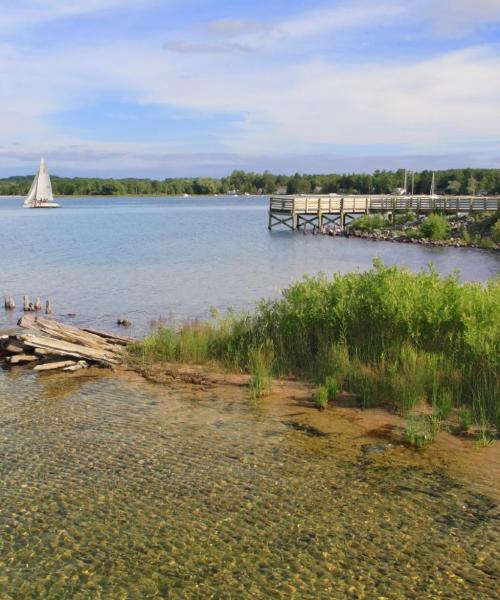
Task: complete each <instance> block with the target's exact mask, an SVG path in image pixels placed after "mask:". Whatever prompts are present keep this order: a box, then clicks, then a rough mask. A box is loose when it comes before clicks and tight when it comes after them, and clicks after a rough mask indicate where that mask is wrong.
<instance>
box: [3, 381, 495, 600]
mask: <svg viewBox="0 0 500 600" xmlns="http://www.w3.org/2000/svg"><path fill="white" fill-rule="evenodd" d="M21 373H22V374H21ZM308 412H309V413H311V414H313V415H320V413H318V411H315V410H314V409H311V408H309V409H307V408H306V407H304V406H303V405H297V404H294V403H293V402H290V400H285V402H284V403H283V404H282V405H279V406H275V405H274V404H273V403H272V402H271V400H270V399H263V400H262V401H259V402H258V403H253V402H250V401H249V399H248V397H247V393H246V392H245V391H244V390H241V389H238V388H234V389H233V390H226V392H225V395H224V396H221V395H220V394H219V392H218V393H215V392H213V391H210V390H206V391H204V392H203V391H195V390H192V391H189V392H183V393H179V392H177V391H175V390H173V389H172V388H171V387H168V386H161V385H154V384H148V383H145V382H143V381H141V380H135V379H132V380H129V379H124V378H123V377H118V376H116V375H113V374H112V373H109V372H106V371H101V372H100V373H98V374H96V373H90V372H89V373H85V374H84V376H81V375H79V374H74V375H70V376H68V375H67V374H64V375H63V374H59V375H55V374H53V375H50V374H47V375H46V376H41V377H37V376H36V375H35V374H33V373H31V374H26V372H21V371H16V370H12V371H9V372H6V373H2V372H1V371H0V448H1V452H0V598H2V600H4V599H5V600H7V599H20V600H21V599H22V600H24V599H27V598H30V599H31V598H32V599H35V598H36V599H50V600H52V599H58V600H59V599H60V600H66V599H67V600H75V599H78V600H83V599H89V600H95V599H97V598H102V599H106V600H108V599H112V600H114V599H117V600H118V599H123V600H128V599H132V600H149V599H160V598H171V599H174V600H177V599H180V598H186V599H191V598H200V599H206V598H207V599H208V598H212V599H222V598H227V599H233V598H235V599H236V598H237V599H242V600H247V599H248V600H255V599H258V600H260V599H262V600H267V599H269V598H283V599H289V598H290V599H296V600H298V599H310V600H317V599H321V600H322V599H324V600H348V599H355V598H366V599H370V600H371V599H374V600H375V599H381V598H386V599H388V600H402V599H403V598H415V599H424V598H449V599H450V600H452V599H453V600H455V599H460V600H479V599H485V600H486V599H489V598H495V597H496V596H495V594H496V592H495V589H496V590H498V572H499V571H498V569H499V562H498V556H499V554H498V550H499V539H500V531H499V528H498V507H497V506H496V504H495V502H494V501H493V500H492V499H491V498H490V497H488V489H489V488H488V478H485V480H484V481H483V482H482V485H481V486H480V487H476V485H474V484H473V483H469V482H468V481H467V478H464V477H463V476H459V475H458V474H454V473H451V472H448V470H447V468H446V460H445V459H443V457H439V456H435V455H434V448H430V449H429V450H426V451H425V452H418V451H415V450H412V449H410V448H405V447H399V446H397V447H394V448H393V450H392V451H391V452H390V453H389V454H388V455H367V454H365V453H364V452H363V450H362V448H361V446H360V444H362V443H363V442H366V441H370V440H367V439H366V438H363V437H362V436H361V434H360V431H359V430H358V429H357V426H356V422H355V419H354V420H353V422H352V423H350V422H344V425H342V427H340V424H341V423H340V420H339V418H338V417H334V418H333V419H332V421H331V423H332V426H331V429H332V431H329V430H327V432H326V434H325V435H322V436H320V437H317V435H313V434H314V433H316V432H315V430H311V429H307V428H303V429H300V428H299V429H297V428H296V427H292V426H291V421H292V420H296V419H301V418H305V417H304V415H306V416H307V413H308ZM321 416H322V417H323V416H328V415H327V414H326V413H321ZM357 418H359V416H358V417H357ZM344 427H345V430H344ZM323 433H325V432H323ZM374 441H375V442H377V441H378V442H380V439H378V438H377V437H374V438H373V439H372V440H371V442H372V443H373V442H374ZM491 450H494V448H493V449H491ZM482 452H487V450H483V451H482ZM494 477H495V475H494V474H493V473H492V474H491V479H490V482H493V481H494ZM476 479H477V478H476ZM479 483H481V482H479ZM484 490H486V493H485V491H484Z"/></svg>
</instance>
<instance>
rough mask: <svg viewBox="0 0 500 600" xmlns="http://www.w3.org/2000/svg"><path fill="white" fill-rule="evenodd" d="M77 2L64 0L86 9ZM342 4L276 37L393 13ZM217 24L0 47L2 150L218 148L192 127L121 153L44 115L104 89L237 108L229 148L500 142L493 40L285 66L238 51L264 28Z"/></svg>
mask: <svg viewBox="0 0 500 600" xmlns="http://www.w3.org/2000/svg"><path fill="white" fill-rule="evenodd" d="M126 1H127V0H93V2H92V3H91V4H90V6H92V7H93V10H98V7H101V8H103V7H111V6H112V5H113V6H116V5H117V4H118V3H120V4H123V3H124V2H126ZM446 2H448V0H442V4H441V5H439V6H441V7H442V6H445V5H446V4H445V3H446ZM499 2H500V0H499ZM28 4H29V6H31V10H33V7H34V6H35V3H34V2H33V1H31V2H29V3H28V2H24V4H21V5H22V6H28ZM61 4H63V3H62V2H55V0H52V2H49V9H51V10H52V13H51V14H52V15H56V14H58V15H60V14H62V13H61V12H60V11H61V10H62V9H61V8H60V6H59V5H61ZM76 4H77V3H76V2H74V3H72V2H70V3H69V6H70V7H71V6H72V7H73V10H77V7H76ZM408 4H412V2H409V3H408ZM476 4H477V5H478V6H479V7H480V9H479V14H481V15H483V18H486V17H485V15H487V14H488V15H492V14H495V12H490V9H491V6H489V5H488V2H487V1H486V0H476ZM82 5H83V3H82ZM459 5H462V7H463V9H464V10H469V9H470V6H471V5H472V3H471V2H466V1H465V0H458V3H457V6H459ZM345 6H346V5H344V8H342V9H331V10H330V9H323V10H322V11H320V10H317V11H312V10H309V11H307V12H305V13H304V14H303V15H302V17H303V18H302V19H299V18H298V17H294V18H293V19H292V18H289V19H285V20H283V21H282V22H281V23H280V24H276V25H275V29H274V31H275V34H276V35H280V36H282V38H281V39H282V40H283V39H286V40H288V43H289V44H290V46H291V47H293V46H294V44H297V43H299V44H300V40H299V37H301V36H305V35H308V36H315V35H319V34H321V33H322V32H326V31H333V30H334V29H335V28H339V30H345V29H352V31H353V32H355V31H356V27H358V26H365V25H366V24H367V23H376V22H378V21H380V22H385V21H384V11H386V10H388V9H389V8H390V7H391V6H392V4H391V2H390V0H386V3H385V4H384V6H378V7H377V6H375V3H367V2H365V3H363V4H356V5H355V6H354V7H352V6H351V7H350V8H349V7H348V8H346V7H345ZM481 7H482V8H481ZM493 8H495V7H493ZM58 10H59V12H58ZM66 10H69V8H67V9H66ZM81 10H84V9H81ZM49 12H50V11H49ZM391 14H393V13H391ZM437 14H438V13H436V15H437ZM54 18H55V17H54ZM436 19H437V16H436ZM218 23H219V25H218V26H216V27H215V30H216V32H217V35H219V36H222V37H219V38H216V39H215V40H214V39H208V40H206V39H205V38H202V39H200V40H199V41H196V42H190V41H182V42H170V50H174V51H175V54H173V53H168V52H164V51H163V50H162V48H161V43H157V42H156V41H155V40H145V39H141V40H135V41H133V42H130V41H123V42H120V43H118V42H112V41H108V42H106V43H101V44H96V43H89V44H86V45H85V46H83V45H82V46H80V45H76V44H72V45H68V46H66V47H65V49H64V51H61V50H57V51H56V50H51V48H50V47H41V48H39V49H38V48H37V49H35V50H32V51H29V52H28V51H27V50H26V49H21V48H19V47H17V46H16V45H12V44H11V45H7V44H3V46H1V47H0V74H1V77H2V82H3V85H2V87H1V88H0V114H1V115H2V117H1V119H0V140H2V144H3V147H4V154H5V153H8V152H9V149H10V152H11V153H12V156H15V157H17V158H16V160H18V161H19V160H20V159H19V157H20V156H26V157H31V156H33V155H34V154H35V155H38V154H40V153H41V152H43V153H45V154H46V155H47V156H48V157H50V156H51V155H52V156H56V157H58V160H59V161H62V158H61V157H62V156H63V155H64V154H65V153H67V154H68V156H71V157H73V158H72V159H71V160H73V161H76V160H82V161H83V160H87V161H89V163H90V162H91V161H94V163H96V164H97V163H99V165H98V166H99V168H104V165H109V166H110V168H114V167H116V166H123V165H124V164H126V163H127V161H128V163H129V164H134V161H135V162H137V163H140V164H146V163H147V160H150V161H153V159H152V158H151V157H154V156H156V157H161V156H167V155H168V156H172V155H175V154H178V153H181V154H182V155H186V154H193V155H197V156H200V153H207V152H210V151H211V150H212V148H210V144H211V143H212V141H211V140H207V139H203V138H202V137H198V138H196V137H189V138H186V140H184V141H182V142H175V143H174V142H173V141H171V140H168V139H166V140H165V141H164V142H162V143H148V142H143V143H138V142H136V143H131V144H127V147H126V151H125V150H124V148H123V144H118V143H116V142H115V141H114V140H112V139H110V140H108V141H95V142H92V143H90V142H89V141H88V140H83V139H79V137H78V135H76V134H74V133H71V134H69V133H68V132H65V131H62V130H59V129H56V128H55V127H54V126H53V125H51V124H50V123H49V121H48V120H47V118H46V115H47V114H49V113H57V112H60V111H65V110H74V109H75V108H78V107H80V106H85V105H86V104H89V103H91V102H92V101H93V99H94V97H95V96H98V97H106V95H107V94H110V95H112V96H113V97H117V96H118V97H119V96H120V95H123V96H125V97H127V98H128V99H130V98H132V99H133V100H134V101H135V100H137V102H139V103H141V104H144V105H147V104H158V105H163V106H170V107H175V108H181V109H189V110H193V111H195V112H196V113H198V114H201V115H204V114H231V115H232V116H233V117H234V115H241V118H240V122H239V123H238V124H237V126H236V127H235V128H234V129H233V131H232V132H231V133H230V134H227V133H225V134H224V137H223V138H221V139H220V143H221V147H222V148H223V149H224V150H225V151H226V152H227V153H229V154H230V155H235V154H238V155H249V154H254V155H259V156H262V155H267V156H269V155H270V154H273V153H274V155H275V156H277V155H278V154H281V155H284V154H287V155H289V154H291V153H292V154H296V155H299V154H300V155H303V154H305V153H307V154H311V155H312V154H320V153H323V152H329V151H331V148H332V147H335V146H336V145H337V146H338V147H344V146H350V147H353V146H356V145H359V146H365V145H373V146H379V147H383V146H384V145H385V146H386V147H387V148H388V153H389V154H390V153H391V152H393V147H395V146H397V147H402V148H406V149H407V150H408V151H412V152H416V153H421V154H426V155H427V154H431V153H433V152H441V153H442V154H450V153H452V152H460V151H463V152H464V153H466V152H467V151H468V150H467V148H468V146H470V143H471V142H477V144H478V146H477V147H476V148H475V149H474V154H475V155H476V156H479V154H480V152H479V151H478V149H477V148H478V147H479V148H481V147H483V148H486V147H487V146H488V144H491V147H492V148H498V146H499V142H498V140H499V139H500V78H499V77H498V73H499V72H500V53H499V48H498V46H484V47H477V48H472V49H468V50H461V51H455V52H442V53H441V54H440V55H437V56H434V57H432V58H427V59H425V60H423V59H417V58H414V59H413V60H412V61H409V60H406V62H403V61H401V60H398V59H397V58H394V59H393V60H392V61H390V62H389V61H385V62H381V61H380V60H377V57H376V56H374V57H371V56H369V55H367V56H366V58H365V60H364V61H363V62H362V63H352V62H351V63H349V64H342V63H341V62H338V61H335V60H334V59H327V58H321V59H320V58H312V59H310V58H308V59H305V58H303V59H296V58H295V59H294V61H295V62H291V61H289V62H287V63H284V62H278V61H276V60H273V59H272V57H271V58H270V55H272V52H270V53H265V52H263V53H262V55H261V54H255V53H254V54H251V53H248V52H242V51H240V50H243V48H247V45H248V44H250V43H251V42H254V41H256V40H258V39H261V38H259V36H261V37H263V38H265V39H268V38H269V35H268V32H267V30H266V31H265V30H264V28H263V27H261V26H257V24H256V23H254V22H252V23H250V24H249V22H245V21H241V22H239V21H229V20H225V21H224V22H218ZM215 30H214V31H215ZM278 31H279V32H280V33H279V34H278V33H277V32H278ZM270 37H271V39H273V36H270ZM221 40H222V41H221ZM297 40H299V41H298V42H297ZM234 50H238V51H237V52H234ZM34 90H35V92H34ZM145 135H146V136H147V132H145ZM222 135H223V134H222V133H221V136H222ZM471 152H472V151H471ZM93 153H95V154H93ZM358 154H359V152H358ZM464 155H465V154H464ZM471 156H472V154H471ZM75 157H79V158H78V159H77V158H75ZM92 157H94V158H92ZM141 157H142V158H141ZM144 157H149V158H147V159H146V158H144ZM69 160H70V159H68V161H69ZM158 160H160V161H161V159H158ZM169 160H170V159H169ZM200 160H201V158H200ZM221 160H222V159H221ZM68 164H70V163H69V162H68ZM71 164H73V163H71ZM96 168H97V167H96Z"/></svg>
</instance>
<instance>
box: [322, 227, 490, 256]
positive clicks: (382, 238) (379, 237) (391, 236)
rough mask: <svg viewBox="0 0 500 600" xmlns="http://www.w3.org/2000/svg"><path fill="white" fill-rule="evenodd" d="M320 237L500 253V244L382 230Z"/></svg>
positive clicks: (326, 232)
mask: <svg viewBox="0 0 500 600" xmlns="http://www.w3.org/2000/svg"><path fill="white" fill-rule="evenodd" d="M320 235H325V236H328V237H342V238H347V239H348V238H355V239H358V240H366V241H370V242H390V243H398V244H414V245H418V246H426V247H428V248H466V249H476V250H490V251H492V252H499V251H500V244H496V246H493V247H490V246H481V245H480V244H475V243H468V242H466V241H464V240H463V239H460V238H452V239H449V240H431V239H427V238H420V239H419V238H408V237H405V236H404V235H397V233H396V232H395V231H391V230H384V231H382V232H367V231H360V230H353V231H351V232H341V231H335V230H326V231H325V232H323V233H320Z"/></svg>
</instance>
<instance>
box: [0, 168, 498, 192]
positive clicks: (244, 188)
mask: <svg viewBox="0 0 500 600" xmlns="http://www.w3.org/2000/svg"><path fill="white" fill-rule="evenodd" d="M33 177H34V175H31V176H19V177H8V178H6V179H0V195H2V196H6V195H21V196H24V195H25V194H27V192H28V190H29V187H30V185H31V182H32V180H33ZM435 177H436V193H447V194H471V195H478V194H490V195H491V194H500V169H449V170H446V171H436V172H435ZM51 179H52V187H53V190H54V194H56V195H64V196H73V195H74V196H81V195H85V196H87V195H89V196H120V195H139V196H142V195H158V196H159V195H172V196H179V195H183V194H202V195H213V194H230V193H233V194H234V193H238V194H244V193H248V194H276V193H283V194H284V193H288V194H299V193H305V194H307V193H323V194H332V193H336V194H391V193H393V192H394V191H395V190H397V189H398V188H402V187H403V185H404V179H405V172H404V170H403V169H399V170H397V171H375V172H374V173H372V174H359V173H351V174H344V175H339V174H330V175H301V174H299V173H296V174H295V175H291V176H290V175H273V174H272V173H270V172H269V171H264V173H247V172H245V171H233V173H232V174H231V175H230V176H228V177H222V178H221V179H214V178H211V177H195V178H167V179H163V180H156V179H133V178H127V179H99V178H95V177H73V178H69V177H57V176H53V177H52V178H51ZM412 180H413V184H414V185H413V191H414V193H415V194H428V193H429V191H430V189H431V182H432V171H421V172H418V173H417V172H416V173H414V175H413V177H412V174H411V173H408V178H407V184H408V185H407V190H408V192H409V193H410V192H411V190H412Z"/></svg>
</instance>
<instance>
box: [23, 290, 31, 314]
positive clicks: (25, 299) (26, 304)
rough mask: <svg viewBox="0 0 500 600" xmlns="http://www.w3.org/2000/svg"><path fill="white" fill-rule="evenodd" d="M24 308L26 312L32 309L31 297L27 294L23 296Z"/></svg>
mask: <svg viewBox="0 0 500 600" xmlns="http://www.w3.org/2000/svg"><path fill="white" fill-rule="evenodd" d="M23 310H24V312H29V310H30V297H29V296H28V295H26V294H25V295H24V296H23Z"/></svg>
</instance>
